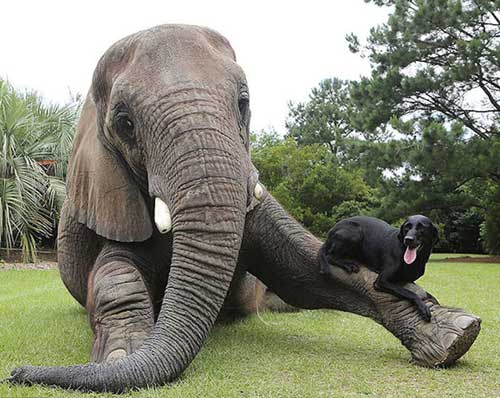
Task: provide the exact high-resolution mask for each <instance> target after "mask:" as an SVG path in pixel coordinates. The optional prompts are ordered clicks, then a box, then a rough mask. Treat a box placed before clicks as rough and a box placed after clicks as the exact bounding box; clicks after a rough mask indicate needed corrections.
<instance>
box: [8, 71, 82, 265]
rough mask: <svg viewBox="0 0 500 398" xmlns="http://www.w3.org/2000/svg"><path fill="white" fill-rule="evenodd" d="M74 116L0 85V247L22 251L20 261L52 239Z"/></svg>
mask: <svg viewBox="0 0 500 398" xmlns="http://www.w3.org/2000/svg"><path fill="white" fill-rule="evenodd" d="M77 113H78V105H77V104H69V105H64V106H58V105H47V104H46V103H44V101H43V99H42V98H41V97H40V96H39V95H37V94H36V93H32V92H31V93H30V92H25V93H23V92H20V91H17V90H15V89H14V88H13V87H12V86H11V85H10V84H9V83H8V82H6V81H3V80H1V79H0V152H1V155H0V247H3V248H6V249H7V250H9V249H11V248H12V247H21V249H22V251H23V258H24V260H25V261H31V260H33V258H34V257H36V251H37V244H38V243H40V241H41V240H42V239H43V238H50V237H52V236H54V234H55V230H56V223H57V219H58V214H59V210H60V208H61V205H62V202H63V200H64V196H65V189H64V188H65V186H64V177H65V174H66V164H67V159H68V156H69V151H70V149H71V144H72V140H73V133H74V123H75V120H76V118H77Z"/></svg>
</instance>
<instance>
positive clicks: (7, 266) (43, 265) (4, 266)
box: [0, 261, 57, 272]
mask: <svg viewBox="0 0 500 398" xmlns="http://www.w3.org/2000/svg"><path fill="white" fill-rule="evenodd" d="M54 268H57V263H56V262H46V261H44V262H40V263H0V272H1V271H10V270H12V269H15V270H21V269H41V270H45V269H54Z"/></svg>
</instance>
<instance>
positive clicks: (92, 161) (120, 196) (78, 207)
mask: <svg viewBox="0 0 500 398" xmlns="http://www.w3.org/2000/svg"><path fill="white" fill-rule="evenodd" d="M67 198H68V201H69V205H70V206H69V209H70V212H71V214H72V216H73V217H74V218H75V219H76V220H77V221H78V222H80V223H82V224H85V225H86V226H87V227H88V228H90V229H92V230H94V231H95V232H96V233H97V234H98V235H101V236H103V237H105V238H108V239H112V240H116V241H120V242H133V241H143V240H146V239H148V238H149V237H150V236H151V234H152V231H153V230H152V224H151V216H150V213H149V211H148V207H147V206H146V202H145V200H144V197H143V195H142V193H141V191H140V190H139V188H138V187H137V185H136V184H135V183H134V181H133V180H132V179H131V177H130V175H129V174H128V172H127V168H126V166H124V165H123V164H122V162H121V161H119V160H118V159H117V158H116V157H115V156H114V155H113V154H112V153H111V152H110V151H109V150H108V149H107V148H106V147H105V146H104V145H103V144H102V142H101V140H100V139H99V137H98V124H97V111H96V106H95V103H94V100H93V99H92V95H91V94H90V93H89V95H88V96H87V99H86V101H85V104H84V106H83V109H82V114H81V116H80V121H79V123H78V127H77V133H76V136H75V142H74V145H73V153H72V155H71V159H70V161H69V166H68V176H67Z"/></svg>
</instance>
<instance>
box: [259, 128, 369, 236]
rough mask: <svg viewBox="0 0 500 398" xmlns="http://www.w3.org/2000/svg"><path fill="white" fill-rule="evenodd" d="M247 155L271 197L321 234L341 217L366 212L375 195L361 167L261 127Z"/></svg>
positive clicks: (319, 148)
mask: <svg viewBox="0 0 500 398" xmlns="http://www.w3.org/2000/svg"><path fill="white" fill-rule="evenodd" d="M252 159H253V162H254V164H255V166H256V167H257V169H258V170H259V173H260V179H261V181H262V182H263V183H264V185H266V187H267V188H268V189H269V191H270V192H272V194H273V195H274V196H275V197H276V199H277V200H278V201H279V202H280V203H281V204H282V205H283V206H284V207H285V208H286V209H287V210H288V211H289V212H290V213H291V214H292V215H293V216H294V217H296V218H297V219H298V220H299V221H301V222H302V223H303V224H304V225H305V226H306V227H307V228H309V229H310V230H311V231H312V232H313V233H316V234H318V235H320V236H324V235H325V234H326V232H327V231H328V230H329V229H330V228H331V227H332V226H333V224H335V222H337V221H338V220H339V219H341V218H344V217H348V216H352V215H356V214H360V213H365V214H366V213H368V212H369V211H370V209H371V208H372V207H373V206H374V205H375V203H376V201H377V196H376V190H374V189H373V188H370V187H369V186H368V185H367V184H366V183H365V182H364V180H363V173H362V171H361V170H356V169H349V168H347V167H345V166H342V165H341V164H339V162H338V160H337V158H336V157H335V156H334V155H333V154H332V153H331V152H330V151H329V150H328V149H327V147H325V146H322V145H319V144H312V145H302V146H300V145H298V144H297V142H295V141H294V140H293V139H291V138H281V139H280V138H279V137H278V136H277V135H276V134H275V133H271V134H265V133H264V134H263V135H261V136H260V137H258V139H257V141H256V142H255V143H254V147H253V148H252Z"/></svg>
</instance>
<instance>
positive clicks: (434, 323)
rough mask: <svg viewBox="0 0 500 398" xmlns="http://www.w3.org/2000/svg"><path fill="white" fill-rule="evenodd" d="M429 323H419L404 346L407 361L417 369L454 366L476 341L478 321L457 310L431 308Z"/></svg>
mask: <svg viewBox="0 0 500 398" xmlns="http://www.w3.org/2000/svg"><path fill="white" fill-rule="evenodd" d="M431 312H432V318H431V322H421V323H420V324H419V325H418V327H416V328H415V335H414V337H413V338H412V339H411V340H410V341H408V345H406V344H405V343H404V342H403V344H405V346H406V347H407V348H408V349H409V350H410V353H411V361H412V362H413V363H415V364H417V365H420V366H426V367H440V366H443V367H444V366H449V365H452V364H453V363H455V361H457V359H459V358H460V357H461V356H462V355H464V354H465V353H466V352H467V351H468V350H469V348H470V347H471V345H472V344H473V343H474V341H475V340H476V337H477V336H478V334H479V331H480V330H481V319H480V318H478V317H476V316H474V315H471V314H468V313H466V312H465V311H463V310H461V309H456V308H448V307H442V306H440V305H435V304H431Z"/></svg>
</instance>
